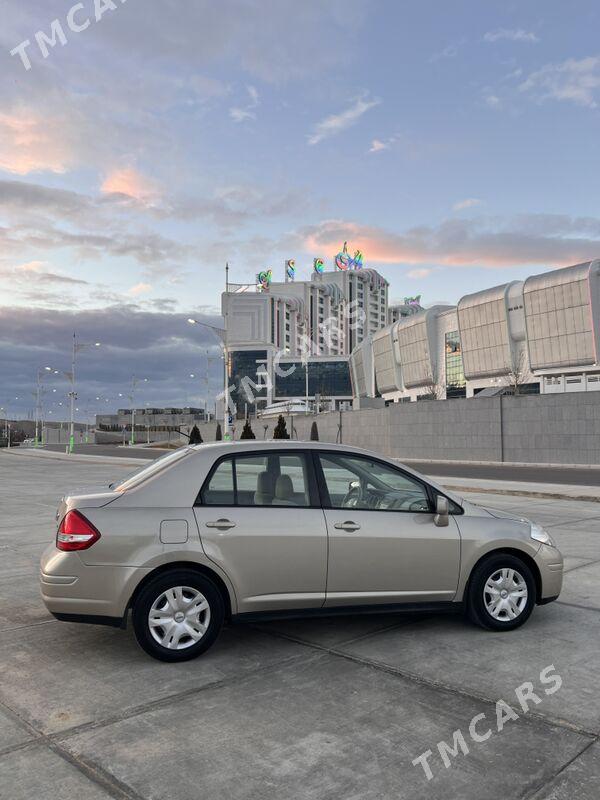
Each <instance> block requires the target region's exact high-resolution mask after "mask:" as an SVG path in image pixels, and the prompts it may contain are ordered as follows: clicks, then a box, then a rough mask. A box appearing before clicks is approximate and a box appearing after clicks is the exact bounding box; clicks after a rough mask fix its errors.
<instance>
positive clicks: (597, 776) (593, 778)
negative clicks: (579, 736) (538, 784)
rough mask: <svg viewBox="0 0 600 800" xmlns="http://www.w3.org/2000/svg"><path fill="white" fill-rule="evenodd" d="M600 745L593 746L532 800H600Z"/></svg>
mask: <svg viewBox="0 0 600 800" xmlns="http://www.w3.org/2000/svg"><path fill="white" fill-rule="evenodd" d="M599 795H600V745H598V743H597V742H596V743H595V744H592V745H591V746H590V747H589V748H588V749H587V750H585V752H584V753H582V754H581V755H580V756H579V757H578V758H576V759H575V760H574V761H573V763H572V764H569V766H568V767H567V768H566V769H565V770H564V771H563V772H561V773H560V775H557V777H556V778H554V779H553V780H552V781H550V783H549V784H548V785H547V786H545V787H544V788H543V789H541V790H540V791H539V792H538V793H536V794H535V795H534V796H533V798H532V799H531V800H598V796H599Z"/></svg>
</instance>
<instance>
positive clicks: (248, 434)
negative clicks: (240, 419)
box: [240, 419, 256, 439]
mask: <svg viewBox="0 0 600 800" xmlns="http://www.w3.org/2000/svg"><path fill="white" fill-rule="evenodd" d="M240 439H256V436H255V435H254V431H253V430H252V428H251V427H250V420H249V419H247V420H246V424H245V425H244V427H243V429H242V432H241V434H240Z"/></svg>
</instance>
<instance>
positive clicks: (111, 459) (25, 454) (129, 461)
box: [1, 448, 153, 468]
mask: <svg viewBox="0 0 600 800" xmlns="http://www.w3.org/2000/svg"><path fill="white" fill-rule="evenodd" d="M1 452H2V454H3V455H9V456H21V457H22V458H40V459H42V461H43V460H44V459H50V460H51V461H87V462H88V463H89V462H90V461H91V462H92V463H97V464H115V465H122V466H129V465H131V466H136V465H137V466H139V467H140V468H141V467H143V466H144V465H145V464H149V463H150V462H151V461H153V459H151V458H125V457H121V456H88V455H82V454H80V453H72V454H71V455H67V454H66V453H55V452H52V451H49V450H45V451H44V450H33V451H27V450H25V449H24V450H21V451H20V452H17V449H16V448H15V450H14V451H13V449H12V448H11V449H10V450H6V449H4V450H2V451H1Z"/></svg>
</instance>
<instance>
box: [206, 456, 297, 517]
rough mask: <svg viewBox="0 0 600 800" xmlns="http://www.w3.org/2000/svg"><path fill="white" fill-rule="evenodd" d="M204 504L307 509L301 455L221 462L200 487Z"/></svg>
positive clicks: (259, 457) (240, 458) (247, 457)
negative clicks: (201, 487) (206, 481)
mask: <svg viewBox="0 0 600 800" xmlns="http://www.w3.org/2000/svg"><path fill="white" fill-rule="evenodd" d="M201 502H202V504H203V505H208V506H218V505H224V506H229V505H237V506H295V507H297V508H298V507H304V508H306V507H308V506H310V491H309V483H308V472H307V467H306V461H305V459H304V456H303V455H301V454H296V453H290V454H284V453H265V454H264V455H256V454H254V455H247V456H235V457H232V458H227V459H225V460H224V461H221V463H220V464H219V466H218V467H217V469H216V470H215V471H214V473H213V474H212V476H211V477H210V479H209V481H208V483H207V484H206V485H205V486H204V487H203V489H202V493H201Z"/></svg>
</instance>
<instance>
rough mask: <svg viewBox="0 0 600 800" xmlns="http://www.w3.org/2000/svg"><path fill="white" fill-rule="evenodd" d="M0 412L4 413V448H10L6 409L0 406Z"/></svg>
mask: <svg viewBox="0 0 600 800" xmlns="http://www.w3.org/2000/svg"><path fill="white" fill-rule="evenodd" d="M0 412H3V413H4V436H5V437H6V447H7V448H10V423H9V421H8V407H6V406H0Z"/></svg>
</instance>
